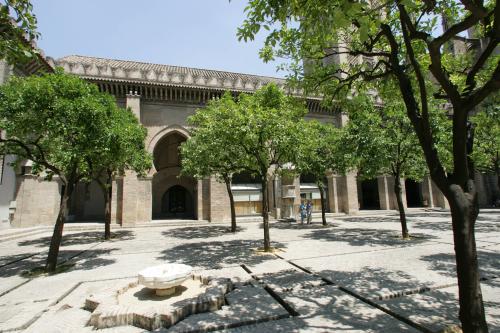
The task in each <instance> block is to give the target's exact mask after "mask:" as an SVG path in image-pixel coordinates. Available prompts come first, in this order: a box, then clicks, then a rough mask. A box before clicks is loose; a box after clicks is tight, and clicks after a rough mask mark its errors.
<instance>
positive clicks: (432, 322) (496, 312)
mask: <svg viewBox="0 0 500 333" xmlns="http://www.w3.org/2000/svg"><path fill="white" fill-rule="evenodd" d="M499 286H500V279H498V280H492V281H483V282H482V283H481V290H482V292H483V301H484V306H485V312H486V321H487V323H488V326H489V329H490V332H500V288H498V287H499ZM377 303H378V304H380V305H382V306H383V307H385V308H387V309H389V310H391V311H393V312H395V313H397V314H399V315H402V316H404V317H406V318H409V319H410V320H412V321H414V322H416V323H418V324H421V325H422V326H424V327H426V328H428V329H430V330H432V331H439V330H442V329H444V328H446V327H447V326H451V325H459V324H460V320H459V318H458V311H459V306H458V287H456V286H453V287H449V288H443V289H438V290H431V291H428V292H425V293H422V294H416V295H409V296H405V297H398V298H394V299H390V300H385V301H379V302H377Z"/></svg>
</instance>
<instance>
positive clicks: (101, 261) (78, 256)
mask: <svg viewBox="0 0 500 333" xmlns="http://www.w3.org/2000/svg"><path fill="white" fill-rule="evenodd" d="M112 250H115V249H105V250H99V249H97V250H88V251H82V250H64V249H61V251H59V256H58V260H57V263H58V265H68V264H71V265H72V264H75V265H76V266H75V268H73V269H77V270H80V269H83V270H90V269H94V268H98V267H102V266H106V265H110V264H112V263H114V262H115V260H114V259H106V258H101V256H103V255H105V254H108V252H109V251H112ZM46 260H47V252H42V253H38V254H36V255H34V256H32V257H29V258H26V259H24V260H19V261H16V262H11V263H10V264H8V265H5V266H3V267H2V268H1V269H0V277H9V276H16V275H25V274H26V273H27V272H29V271H32V270H34V269H39V268H40V267H44V266H45V262H46Z"/></svg>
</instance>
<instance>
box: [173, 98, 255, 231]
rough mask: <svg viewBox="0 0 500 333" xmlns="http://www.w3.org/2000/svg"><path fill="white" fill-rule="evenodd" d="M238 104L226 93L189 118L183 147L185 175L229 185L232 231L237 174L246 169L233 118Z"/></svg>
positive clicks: (234, 222) (183, 170)
mask: <svg viewBox="0 0 500 333" xmlns="http://www.w3.org/2000/svg"><path fill="white" fill-rule="evenodd" d="M237 108H238V104H237V102H236V101H235V100H234V99H233V97H232V95H231V93H229V92H226V93H225V94H224V95H223V96H222V97H221V98H220V99H213V100H211V101H209V102H208V104H207V106H206V107H204V108H202V109H199V110H197V112H196V113H195V114H194V115H192V116H190V117H189V118H188V124H189V125H190V126H192V129H191V137H190V138H189V139H188V140H187V141H185V142H184V143H183V144H182V146H181V157H182V173H183V174H185V175H190V176H194V177H196V178H198V179H202V178H205V177H210V176H214V177H216V178H217V179H218V181H220V182H224V183H225V184H226V188H227V192H228V195H229V199H230V204H231V231H232V232H235V231H236V213H235V207H234V199H233V194H232V191H231V182H232V177H233V175H234V174H237V173H239V172H241V171H243V170H244V169H245V163H246V156H245V154H244V151H243V150H242V149H241V148H240V147H238V146H237V145H235V144H234V141H233V128H232V127H231V126H232V125H231V121H232V117H233V116H234V115H235V114H236V112H237Z"/></svg>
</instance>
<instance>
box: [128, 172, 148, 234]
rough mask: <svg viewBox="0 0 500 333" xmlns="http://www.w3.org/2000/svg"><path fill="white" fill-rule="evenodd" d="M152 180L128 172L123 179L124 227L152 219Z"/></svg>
mask: <svg viewBox="0 0 500 333" xmlns="http://www.w3.org/2000/svg"><path fill="white" fill-rule="evenodd" d="M151 191H152V178H150V177H145V178H138V177H137V176H136V175H135V173H133V172H131V171H127V173H126V175H125V177H124V178H123V200H122V202H123V204H122V226H128V225H134V224H136V223H146V222H150V221H151V219H152V208H153V207H152V193H151Z"/></svg>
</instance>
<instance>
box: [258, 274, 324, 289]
mask: <svg viewBox="0 0 500 333" xmlns="http://www.w3.org/2000/svg"><path fill="white" fill-rule="evenodd" d="M257 277H258V278H259V283H261V284H263V285H266V286H268V287H270V288H271V289H273V290H274V291H281V292H283V291H289V290H296V289H303V288H313V287H317V286H321V285H324V284H326V282H325V281H323V280H321V278H319V277H317V276H314V275H311V274H308V273H305V272H302V271H297V270H286V271H281V272H279V273H266V274H261V275H258V276H257Z"/></svg>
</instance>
